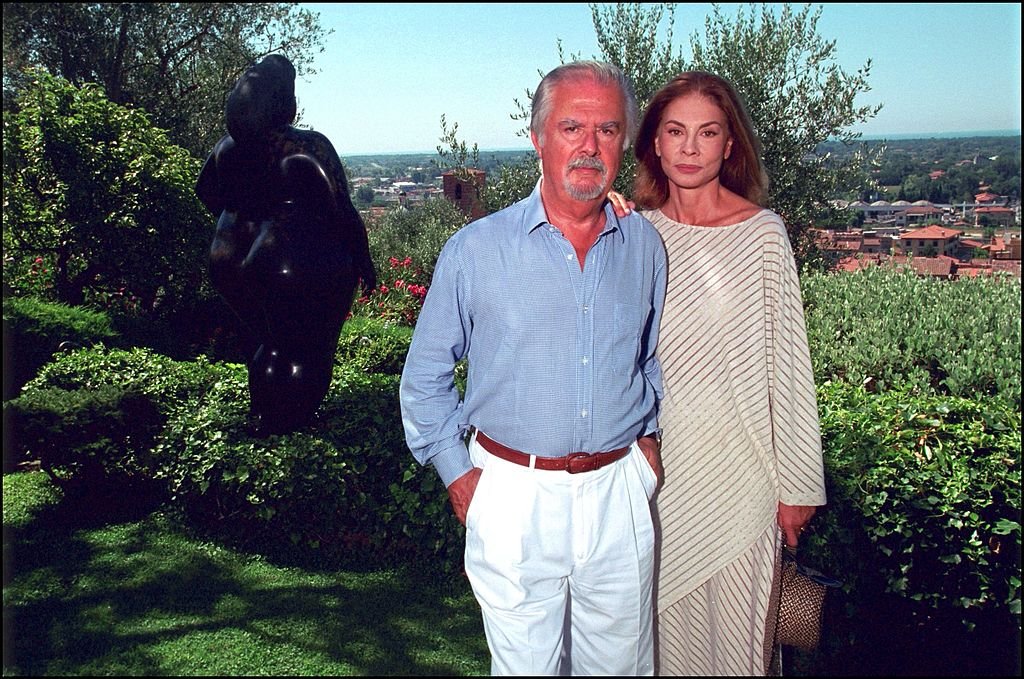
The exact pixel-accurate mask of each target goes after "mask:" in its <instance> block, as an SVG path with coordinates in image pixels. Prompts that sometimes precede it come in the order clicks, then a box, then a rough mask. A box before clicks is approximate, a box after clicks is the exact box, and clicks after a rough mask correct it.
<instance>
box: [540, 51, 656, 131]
mask: <svg viewBox="0 0 1024 679" xmlns="http://www.w3.org/2000/svg"><path fill="white" fill-rule="evenodd" d="M588 78H589V79H592V80H594V81H595V82H597V83H599V84H601V85H614V86H615V87H617V88H618V89H619V91H620V92H622V100H623V103H624V105H625V108H626V135H625V138H624V139H623V141H622V149H623V150H626V149H627V148H629V143H630V142H631V141H633V138H634V137H635V136H636V121H637V118H638V117H639V116H638V111H637V105H636V94H634V93H633V85H632V84H631V83H630V82H629V79H628V78H627V77H626V76H625V74H623V72H622V71H621V70H620V69H619V67H618V66H615V65H614V64H609V63H606V62H603V61H574V62H570V63H568V64H562V65H561V66H559V67H558V68H556V69H555V70H553V71H551V72H549V73H548V74H547V75H545V76H544V78H543V79H541V81H540V85H538V86H537V91H536V92H534V94H533V104H532V110H531V114H530V131H531V132H533V133H534V134H535V135H536V136H537V139H539V140H540V142H541V143H542V144H543V143H544V125H545V124H546V123H547V120H548V116H550V115H551V106H552V94H553V93H554V90H555V87H556V86H557V85H560V84H561V83H564V82H568V81H570V80H586V79H588Z"/></svg>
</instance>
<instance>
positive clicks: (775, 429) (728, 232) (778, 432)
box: [612, 72, 825, 676]
mask: <svg viewBox="0 0 1024 679" xmlns="http://www.w3.org/2000/svg"><path fill="white" fill-rule="evenodd" d="M636 156H637V161H638V166H637V177H636V181H635V184H634V190H635V195H634V200H635V201H636V203H637V204H638V205H639V206H640V207H641V208H651V209H648V210H644V211H643V214H644V216H646V217H647V218H648V219H649V220H650V221H651V222H653V223H654V225H655V226H656V227H657V228H658V230H659V231H660V232H661V235H662V237H663V238H664V240H665V246H666V249H667V251H668V257H669V264H668V273H669V279H668V293H667V299H666V302H665V313H664V316H663V318H662V322H661V336H660V340H659V346H658V354H659V357H660V360H661V365H662V370H663V371H664V381H665V399H664V401H663V405H662V414H661V418H660V420H661V425H662V430H663V431H662V442H663V448H662V463H663V465H664V474H665V477H664V479H665V480H664V486H663V487H662V488H661V490H660V491H659V496H658V500H657V514H658V517H659V521H660V533H661V536H660V537H661V560H660V564H659V572H658V582H657V588H656V596H657V608H658V660H659V663H660V667H659V671H660V673H661V674H665V675H705V676H716V675H737V674H746V675H764V674H766V673H767V672H768V670H769V668H770V667H772V653H773V649H774V639H773V632H774V627H775V617H776V611H775V609H776V608H777V600H778V578H777V577H775V576H776V573H778V572H779V564H780V549H781V541H782V539H785V541H786V543H787V544H789V545H790V546H794V547H795V546H796V544H797V542H798V539H799V535H800V532H801V531H802V530H803V528H804V526H805V525H806V524H807V522H808V521H809V520H810V518H811V517H812V516H813V514H814V511H815V506H817V505H823V504H824V503H825V484H824V471H823V462H822V454H821V439H820V433H819V427H818V410H817V403H816V398H815V391H814V382H813V376H812V372H811V362H810V355H809V352H808V346H807V337H806V331H805V328H804V318H803V306H802V301H801V297H800V287H799V281H798V279H797V271H796V264H795V261H794V259H793V254H792V249H791V247H790V243H789V239H788V237H787V234H786V228H785V225H784V224H783V222H782V220H781V219H780V218H779V216H778V215H777V214H775V213H774V212H772V211H771V210H768V209H765V208H763V207H762V205H761V204H762V201H763V200H764V197H765V191H766V187H767V176H766V175H765V172H764V169H763V166H762V164H761V161H760V143H759V141H758V140H757V138H756V136H755V134H754V132H753V129H752V125H751V123H750V119H749V117H748V115H747V113H746V111H745V109H744V106H743V104H742V101H741V100H740V98H739V96H738V95H737V93H736V92H735V90H734V89H733V88H732V86H731V85H730V84H729V83H728V82H726V81H725V80H724V79H722V78H720V77H718V76H715V75H712V74H709V73H703V72H687V73H683V74H681V75H679V76H677V77H676V78H674V79H673V80H672V81H671V82H669V83H668V84H667V85H666V86H665V87H663V88H662V89H661V90H660V91H659V92H658V93H657V94H655V95H654V97H653V98H652V100H651V102H650V104H649V105H648V108H647V111H646V113H645V115H644V119H643V122H642V125H641V128H640V133H639V135H638V138H637V142H636ZM612 198H613V201H617V200H618V198H617V197H614V196H613V197H612ZM776 669H778V668H777V666H776Z"/></svg>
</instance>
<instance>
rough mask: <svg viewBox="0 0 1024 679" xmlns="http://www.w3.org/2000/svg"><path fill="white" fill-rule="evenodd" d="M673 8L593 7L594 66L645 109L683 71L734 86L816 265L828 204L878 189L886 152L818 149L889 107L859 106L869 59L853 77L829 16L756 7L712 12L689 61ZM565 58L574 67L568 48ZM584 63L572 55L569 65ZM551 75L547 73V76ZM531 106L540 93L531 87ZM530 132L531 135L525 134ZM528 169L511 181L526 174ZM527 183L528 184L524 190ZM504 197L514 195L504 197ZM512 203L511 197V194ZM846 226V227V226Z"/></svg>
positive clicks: (793, 232) (627, 185)
mask: <svg viewBox="0 0 1024 679" xmlns="http://www.w3.org/2000/svg"><path fill="white" fill-rule="evenodd" d="M675 8H676V5H675V4H674V3H656V4H654V3H616V4H614V5H610V6H604V7H602V6H599V5H597V4H591V5H590V10H591V16H592V19H593V22H594V31H595V33H596V36H597V43H598V46H599V48H600V50H601V54H600V56H595V57H594V58H596V59H601V60H604V61H608V62H611V63H613V64H615V65H617V66H618V67H619V68H621V69H622V70H623V72H624V73H625V74H626V75H627V76H628V77H629V78H630V80H631V81H632V82H633V86H634V90H635V91H636V96H637V104H638V105H639V106H640V108H641V111H642V110H643V109H644V107H645V106H646V104H647V102H648V101H649V100H650V98H651V96H652V95H653V94H654V93H655V92H656V91H657V90H658V89H659V88H661V86H662V85H664V84H665V83H666V82H668V80H669V79H671V78H672V76H674V75H675V74H677V73H679V72H681V71H684V70H705V71H711V72H713V73H716V74H718V75H721V76H723V77H725V78H727V79H728V80H730V81H731V82H732V83H733V85H735V87H736V89H737V90H738V91H739V93H740V95H741V96H742V97H743V98H744V100H745V102H746V104H747V106H748V109H749V112H750V116H751V119H752V121H753V123H754V127H755V129H756V132H757V133H758V135H759V137H760V139H761V143H762V145H763V147H764V148H763V160H764V163H765V166H766V168H767V171H768V176H769V178H770V186H769V198H768V207H771V208H772V209H774V210H775V211H776V212H778V213H779V214H780V215H781V216H782V218H783V219H784V220H785V221H786V224H787V225H788V227H789V230H790V237H791V240H792V241H793V243H794V246H795V247H796V248H797V256H798V259H800V260H801V261H807V262H811V261H816V260H817V258H815V257H814V253H813V252H812V251H811V243H810V241H809V239H805V238H803V235H804V232H805V229H806V228H807V227H809V226H811V225H812V224H813V223H814V222H815V221H822V222H825V223H832V222H835V221H837V220H840V218H839V216H838V215H836V214H834V212H835V208H833V206H832V205H831V203H830V202H829V201H830V200H831V199H832V198H834V197H836V196H837V195H841V194H843V193H845V192H848V191H851V190H858V189H861V188H862V187H864V186H867V185H871V184H872V182H871V180H870V178H869V174H868V170H869V168H870V167H871V166H872V165H874V164H877V162H878V159H879V158H880V157H881V154H882V152H883V150H884V149H883V148H880V147H876V148H875V149H873V150H872V149H869V148H868V147H866V146H863V145H862V146H861V147H859V148H857V149H855V150H854V151H852V152H850V153H846V154H843V156H842V157H841V158H835V157H833V156H832V155H831V154H830V153H828V152H827V151H824V150H821V148H820V146H821V145H822V144H823V143H825V142H826V141H829V140H833V141H836V142H838V143H841V144H843V145H844V146H854V145H855V143H856V141H857V139H858V138H859V137H860V133H854V132H853V131H852V130H851V128H852V126H853V125H855V124H857V123H861V122H864V121H866V120H869V119H871V118H873V117H874V116H875V115H876V114H877V113H878V111H879V110H880V109H881V105H873V106H858V105H856V103H855V101H854V100H855V98H856V97H857V95H859V94H862V93H866V92H868V91H870V87H869V85H868V77H869V75H870V70H871V60H870V59H869V60H868V61H867V63H866V64H865V65H864V66H863V67H862V68H860V69H858V70H857V71H856V72H855V73H853V74H850V73H847V72H846V71H845V70H843V69H842V68H840V67H839V66H838V65H837V64H836V63H835V59H836V43H835V41H834V40H825V39H824V38H823V37H821V36H820V35H818V31H817V23H818V19H819V17H820V15H821V9H820V8H819V9H818V10H816V11H813V12H812V11H811V9H810V7H806V8H804V9H802V10H794V9H793V8H792V7H790V6H789V5H783V6H782V8H781V11H780V13H779V14H778V15H776V14H775V10H774V9H773V8H772V6H768V5H764V6H762V7H761V8H760V10H758V9H757V8H756V6H754V5H750V6H749V8H747V9H744V8H743V7H740V8H739V9H738V10H737V13H736V16H735V18H729V17H726V16H725V15H724V14H723V13H722V10H721V9H720V7H719V6H718V5H713V6H712V13H711V15H710V16H708V17H707V19H706V21H705V26H704V35H703V36H701V35H700V34H699V33H697V32H694V33H693V34H692V35H691V37H690V47H691V50H692V53H693V56H692V58H691V59H687V58H686V57H685V56H684V55H683V53H682V51H681V50H680V49H679V48H678V47H676V46H674V45H673V39H674V28H675V20H674V13H675ZM558 52H559V59H560V61H561V62H562V63H565V62H566V58H565V55H564V53H563V50H562V46H561V43H559V45H558ZM580 58H582V57H581V56H580V55H579V54H573V55H570V57H569V59H568V60H569V61H575V60H577V59H580ZM541 75H543V73H542V74H541ZM526 95H527V98H528V99H531V98H532V96H533V93H532V91H531V90H529V89H527V90H526ZM514 103H515V105H516V107H517V109H518V112H517V113H513V114H512V118H513V119H515V120H522V121H524V123H526V122H527V121H529V116H530V113H529V107H528V105H526V104H524V103H522V102H520V101H519V100H515V101H514ZM520 133H521V134H523V135H525V134H526V130H525V128H524V129H523V130H521V132H520ZM634 168H635V164H634V158H633V156H632V154H627V156H626V158H624V161H623V164H622V168H621V170H620V172H619V176H618V177H617V179H616V181H615V189H616V190H618V191H621V192H623V193H626V194H628V193H630V191H631V189H632V182H633V176H634V172H635V170H634ZM522 175H523V172H522V171H521V169H520V170H518V171H516V172H514V173H512V174H511V175H510V176H511V177H520V178H521V177H522ZM525 184H526V182H525V181H520V187H519V192H520V193H522V190H523V185H525ZM504 193H509V192H508V191H505V192H504ZM503 196H504V194H503ZM840 221H841V220H840Z"/></svg>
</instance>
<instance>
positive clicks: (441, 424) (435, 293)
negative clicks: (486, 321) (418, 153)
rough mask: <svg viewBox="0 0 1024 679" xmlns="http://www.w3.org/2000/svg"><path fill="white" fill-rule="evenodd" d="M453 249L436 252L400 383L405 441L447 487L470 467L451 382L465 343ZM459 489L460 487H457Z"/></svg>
mask: <svg viewBox="0 0 1024 679" xmlns="http://www.w3.org/2000/svg"><path fill="white" fill-rule="evenodd" d="M457 250H458V246H457V244H455V245H453V243H452V241H449V243H448V244H446V245H445V247H444V249H443V250H442V251H441V255H440V256H439V257H438V260H437V265H436V266H435V268H434V275H433V278H432V279H431V285H430V290H429V292H428V293H427V298H426V300H425V301H424V304H423V309H422V310H421V311H420V316H419V318H418V320H417V321H416V329H415V330H414V331H413V338H412V344H411V345H410V347H409V353H408V355H407V356H406V360H405V368H404V369H403V370H402V381H401V386H400V388H399V398H400V402H401V407H402V425H403V427H404V429H405V439H406V443H407V444H408V445H409V449H410V450H411V451H412V454H413V457H415V458H416V460H417V461H418V462H420V464H431V465H433V467H434V468H435V469H436V470H437V473H438V474H439V475H440V477H441V480H442V481H443V482H444V484H445V486H448V487H451V486H452V485H453V483H455V482H456V481H457V480H459V479H460V478H461V477H463V476H464V475H465V474H466V473H468V472H470V471H471V470H472V469H473V465H472V463H471V462H470V459H469V451H468V450H467V449H466V444H465V442H464V440H463V434H464V432H463V429H462V424H461V414H462V403H461V401H460V399H459V392H458V389H457V388H456V387H455V364H456V363H457V362H458V361H459V360H461V359H462V358H463V357H464V356H465V354H466V351H467V347H468V346H469V321H468V312H467V311H466V310H465V309H463V308H462V306H461V301H462V300H464V299H465V298H466V295H465V292H464V291H463V290H461V279H462V273H461V268H462V267H461V265H460V264H459V257H458V254H457V252H456V251H457ZM474 486H475V484H474ZM459 490H461V487H460V488H456V492H458V491H459ZM453 504H454V501H453ZM466 504H467V506H468V502H467V503H466Z"/></svg>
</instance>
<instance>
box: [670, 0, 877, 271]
mask: <svg viewBox="0 0 1024 679" xmlns="http://www.w3.org/2000/svg"><path fill="white" fill-rule="evenodd" d="M821 12H822V9H821V8H820V7H819V8H818V9H817V10H814V11H812V10H811V8H810V7H804V8H803V9H799V10H796V9H794V8H793V7H792V6H790V5H788V4H787V5H782V7H781V10H780V12H779V14H778V15H777V16H776V14H775V11H774V9H773V8H772V7H771V6H768V5H762V6H761V8H760V11H758V10H757V9H756V7H755V6H753V5H751V6H749V10H744V8H742V7H741V8H740V9H738V10H737V13H736V16H735V18H733V19H730V18H728V17H726V16H724V15H723V14H722V11H721V9H720V8H719V6H718V5H715V6H714V7H713V10H712V14H711V15H710V16H708V17H707V19H706V20H705V26H704V36H703V39H701V37H700V36H698V35H697V34H696V33H694V34H693V36H692V37H691V43H690V44H691V48H692V50H693V59H692V61H691V62H690V63H689V64H688V65H687V68H689V69H698V70H704V71H711V72H713V73H716V74H718V75H720V76H722V77H724V78H726V79H728V80H729V81H731V82H732V83H733V85H734V86H735V87H736V89H737V90H738V91H739V92H740V94H741V95H742V96H743V97H744V99H745V101H746V104H747V107H748V109H749V112H750V117H751V119H752V120H753V123H754V127H755V129H756V131H757V134H758V136H759V137H760V139H761V143H762V145H763V147H764V148H763V159H764V163H765V166H766V168H767V170H768V177H769V180H770V185H769V197H768V206H769V207H771V208H772V209H774V210H775V211H776V212H778V213H779V214H780V215H781V216H782V218H783V219H784V220H785V222H786V224H787V226H788V227H789V230H790V238H791V239H792V240H793V243H794V246H795V247H797V249H798V254H801V253H802V251H803V247H806V245H807V243H806V242H805V239H803V238H802V236H803V235H804V232H805V229H806V228H807V227H810V226H812V225H813V223H814V222H815V220H823V221H826V222H832V221H835V219H836V215H834V214H833V208H832V206H831V204H830V203H829V200H830V199H832V198H834V197H836V196H837V195H840V194H842V193H843V192H844V191H846V190H848V189H849V188H850V187H851V186H861V185H864V184H865V183H868V181H869V180H868V179H867V174H866V172H865V170H866V169H867V168H868V167H869V166H870V165H871V164H872V163H874V162H876V161H877V158H878V154H877V153H873V152H871V151H869V150H868V149H867V147H862V149H861V150H860V151H859V152H857V153H854V154H851V155H849V156H847V158H846V159H845V160H842V161H839V160H836V159H834V158H832V156H831V155H830V154H828V153H827V152H822V151H820V150H819V146H820V145H821V144H822V143H824V142H826V141H828V140H837V141H839V142H841V143H843V144H846V145H852V144H854V143H855V142H856V141H857V140H858V139H859V137H860V136H861V135H860V133H855V132H853V131H852V129H851V128H852V126H853V125H855V124H857V123H862V122H865V121H867V120H870V119H871V118H873V117H874V116H875V115H876V114H877V113H878V111H879V110H880V109H881V105H880V104H879V105H870V106H869V105H865V106H858V105H857V104H856V103H855V99H856V97H857V95H859V94H862V93H866V92H869V91H870V89H871V88H870V86H869V85H868V78H869V76H870V73H871V60H870V59H868V60H867V62H866V63H865V64H864V66H863V67H861V68H859V69H858V70H857V71H856V72H855V73H852V74H851V73H848V72H846V71H845V70H844V69H842V68H841V67H840V66H839V65H837V64H836V63H835V60H836V41H835V40H826V39H824V38H823V37H822V36H820V35H819V34H818V19H819V18H820V17H821Z"/></svg>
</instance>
